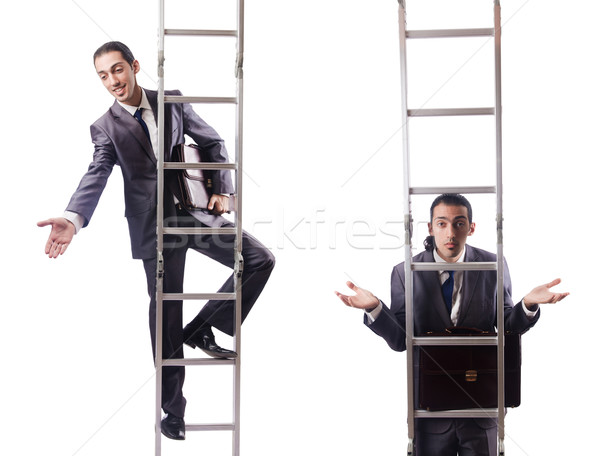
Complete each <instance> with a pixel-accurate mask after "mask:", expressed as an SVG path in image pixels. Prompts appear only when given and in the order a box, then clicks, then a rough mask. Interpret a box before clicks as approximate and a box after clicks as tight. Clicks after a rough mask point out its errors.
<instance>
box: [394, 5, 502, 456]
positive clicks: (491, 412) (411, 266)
mask: <svg viewBox="0 0 600 456" xmlns="http://www.w3.org/2000/svg"><path fill="white" fill-rule="evenodd" d="M500 31H501V26H500V2H499V0H494V26H493V28H471V29H441V30H414V31H410V30H407V29H406V0H399V35H400V76H401V90H402V93H401V97H402V102H401V103H402V125H403V128H402V132H403V134H402V149H403V168H404V225H405V277H406V279H405V280H406V283H405V287H406V353H407V390H408V439H409V443H408V451H407V453H408V455H412V454H413V452H414V437H415V419H417V418H418V419H428V418H467V417H470V418H474V417H479V418H489V417H497V420H498V454H499V455H501V456H502V455H504V408H503V407H499V408H495V409H467V410H450V411H436V412H433V411H431V412H430V411H425V410H419V409H415V398H414V372H413V368H414V366H413V349H414V347H418V346H425V345H496V346H497V347H498V404H504V402H505V401H504V302H503V297H504V292H503V288H504V281H503V277H504V262H503V258H504V255H503V234H502V229H503V228H502V221H503V215H502V213H503V212H502V211H503V209H502V105H501V52H500V51H501V48H500ZM459 37H460V38H470V37H490V39H493V40H494V66H495V71H494V77H495V82H494V89H495V104H494V106H487V107H468V108H441V109H409V108H408V102H407V95H408V85H407V44H406V43H407V40H409V39H425V38H430V39H445V38H459ZM448 116H493V117H494V118H495V143H496V146H495V149H496V151H495V153H496V160H495V162H496V173H495V175H496V183H495V185H492V186H479V187H460V186H455V187H454V186H453V187H412V186H411V181H410V150H409V125H410V119H411V118H413V117H448ZM441 193H475V194H486V193H489V194H495V195H496V231H497V252H496V253H497V261H496V262H491V263H453V264H452V265H451V266H450V267H449V265H448V264H447V263H413V262H412V224H413V220H412V212H411V197H412V195H438V194H441ZM441 270H463V271H465V270H495V271H497V278H498V280H497V297H498V302H497V312H498V313H497V333H498V335H497V337H471V336H470V337H448V338H447V337H443V338H436V337H415V336H414V320H413V314H414V313H413V278H412V274H413V272H414V271H441Z"/></svg>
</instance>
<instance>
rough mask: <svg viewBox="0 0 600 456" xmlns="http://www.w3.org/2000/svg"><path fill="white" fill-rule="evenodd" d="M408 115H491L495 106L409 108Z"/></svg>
mask: <svg viewBox="0 0 600 456" xmlns="http://www.w3.org/2000/svg"><path fill="white" fill-rule="evenodd" d="M407 113H408V116H409V117H440V116H493V115H494V114H495V113H496V109H495V108H434V109H409V110H408V111H407Z"/></svg>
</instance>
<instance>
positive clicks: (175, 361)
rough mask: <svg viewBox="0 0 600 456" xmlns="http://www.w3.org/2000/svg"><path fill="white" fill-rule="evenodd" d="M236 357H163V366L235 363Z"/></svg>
mask: <svg viewBox="0 0 600 456" xmlns="http://www.w3.org/2000/svg"><path fill="white" fill-rule="evenodd" d="M235 361H236V360H235V359H225V358H172V359H163V362H162V365H163V366H213V365H215V364H222V365H228V364H232V365H233V364H235Z"/></svg>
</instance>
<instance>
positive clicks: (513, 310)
mask: <svg viewBox="0 0 600 456" xmlns="http://www.w3.org/2000/svg"><path fill="white" fill-rule="evenodd" d="M539 319H540V310H539V309H538V311H537V313H536V314H535V316H534V317H533V318H530V317H528V316H527V315H526V314H525V311H524V310H523V304H522V303H521V302H519V303H517V305H513V300H512V283H511V279H510V272H509V270H508V264H507V263H506V260H504V330H505V331H510V332H513V333H519V334H523V333H525V332H527V331H529V329H531V328H532V327H533V325H535V324H536V323H537V321H538V320H539Z"/></svg>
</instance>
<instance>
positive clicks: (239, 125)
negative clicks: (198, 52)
mask: <svg viewBox="0 0 600 456" xmlns="http://www.w3.org/2000/svg"><path fill="white" fill-rule="evenodd" d="M232 1H234V0H232ZM235 1H236V7H237V27H236V28H235V29H233V30H223V29H220V30H195V29H173V28H165V0H159V30H158V121H157V124H158V144H159V152H158V176H157V199H158V208H157V259H158V261H157V286H156V288H157V290H156V352H155V353H156V359H155V369H156V422H155V455H156V456H160V454H161V439H162V435H161V427H160V425H161V418H162V416H161V415H162V412H161V385H162V367H163V366H209V365H232V367H233V419H232V422H230V423H210V424H187V423H186V426H185V429H186V432H188V431H231V432H232V454H233V455H234V456H238V455H239V453H240V386H241V383H240V366H241V355H242V353H241V324H242V321H241V315H242V312H241V290H242V283H241V282H242V281H241V275H242V269H243V258H242V254H241V251H242V204H241V202H242V144H243V143H242V137H243V56H244V0H235ZM167 36H186V37H196V38H197V39H199V40H200V39H202V37H220V38H222V39H229V40H236V56H235V79H236V89H235V92H236V93H235V95H234V96H230V97H222V96H219V97H206V96H165V93H164V92H165V87H164V62H165V37H167ZM165 103H193V104H233V105H235V110H236V113H235V117H236V120H235V123H236V125H235V154H234V156H235V162H234V163H175V162H165V161H164V156H165V151H164V138H165V136H164V135H165V132H164V122H165V116H164V107H165ZM166 169H206V170H223V169H227V170H231V171H233V172H235V188H236V195H235V197H232V198H230V205H233V207H232V210H233V211H234V212H235V226H234V227H226V228H212V227H210V228H166V227H164V226H163V208H164V193H163V189H164V170H166ZM165 234H181V235H207V234H208V235H212V234H215V235H222V234H234V235H235V242H234V257H235V266H234V292H233V293H223V292H220V293H164V292H163V273H164V269H163V268H164V263H163V256H162V252H163V235H165ZM209 299H219V300H235V310H234V312H235V317H234V322H235V325H234V337H233V340H234V350H235V351H236V352H237V354H238V357H237V358H236V359H213V358H186V359H163V356H162V325H163V306H164V305H169V304H168V301H173V300H184V301H185V300H209Z"/></svg>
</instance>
